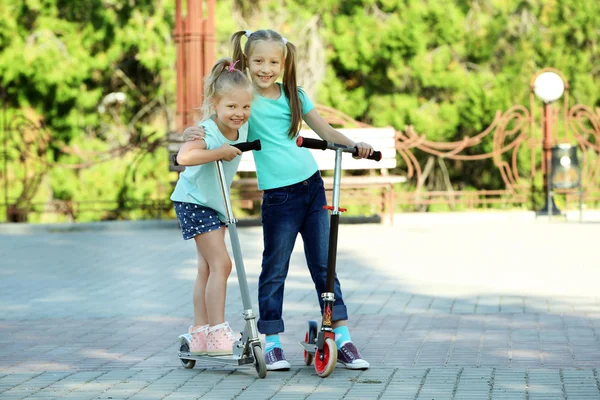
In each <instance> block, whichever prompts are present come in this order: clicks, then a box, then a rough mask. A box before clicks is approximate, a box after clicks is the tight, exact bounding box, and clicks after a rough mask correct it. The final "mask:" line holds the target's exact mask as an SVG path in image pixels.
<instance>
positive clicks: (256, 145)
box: [232, 139, 261, 151]
mask: <svg viewBox="0 0 600 400" xmlns="http://www.w3.org/2000/svg"><path fill="white" fill-rule="evenodd" d="M232 146H233V147H237V148H238V149H240V150H241V151H250V150H256V151H258V150H260V149H261V146H260V139H256V140H255V141H253V142H243V143H237V144H234V145H232Z"/></svg>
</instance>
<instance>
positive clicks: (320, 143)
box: [296, 136, 381, 161]
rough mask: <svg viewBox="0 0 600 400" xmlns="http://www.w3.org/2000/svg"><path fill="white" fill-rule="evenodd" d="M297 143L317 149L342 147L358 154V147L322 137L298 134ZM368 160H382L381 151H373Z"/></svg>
mask: <svg viewBox="0 0 600 400" xmlns="http://www.w3.org/2000/svg"><path fill="white" fill-rule="evenodd" d="M296 145H297V146H298V147H306V148H307V149H317V150H327V149H330V150H337V149H340V148H341V149H342V150H343V151H344V152H347V153H352V155H356V154H358V147H356V146H354V147H348V146H345V145H343V144H337V143H330V142H328V141H326V140H320V139H311V138H305V137H303V136H298V138H296ZM367 159H368V160H374V161H381V152H380V151H373V153H372V154H371V155H370V156H368V157H367Z"/></svg>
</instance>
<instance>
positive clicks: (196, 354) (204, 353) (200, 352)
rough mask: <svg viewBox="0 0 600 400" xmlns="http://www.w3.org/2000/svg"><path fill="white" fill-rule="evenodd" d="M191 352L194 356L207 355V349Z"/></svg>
mask: <svg viewBox="0 0 600 400" xmlns="http://www.w3.org/2000/svg"><path fill="white" fill-rule="evenodd" d="M190 354H191V355H193V356H205V355H206V351H190Z"/></svg>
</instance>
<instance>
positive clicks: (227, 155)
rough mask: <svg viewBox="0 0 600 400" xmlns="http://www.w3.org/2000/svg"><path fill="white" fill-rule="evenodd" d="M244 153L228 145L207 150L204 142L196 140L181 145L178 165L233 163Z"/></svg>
mask: <svg viewBox="0 0 600 400" xmlns="http://www.w3.org/2000/svg"><path fill="white" fill-rule="evenodd" d="M238 154H242V152H241V151H240V150H239V149H237V148H236V147H233V146H231V145H229V144H227V143H225V144H223V145H222V146H221V147H219V148H217V149H214V150H207V149H206V142H205V141H204V140H194V141H191V142H185V143H183V144H182V145H181V148H180V149H179V152H178V153H177V163H178V164H179V165H183V166H190V165H200V164H206V163H209V162H212V161H217V160H225V161H231V160H233V159H234V158H235V157H236V156H237V155H238Z"/></svg>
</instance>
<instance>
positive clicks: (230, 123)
mask: <svg viewBox="0 0 600 400" xmlns="http://www.w3.org/2000/svg"><path fill="white" fill-rule="evenodd" d="M223 73H224V74H227V73H228V72H227V71H225V72H223ZM251 105H252V89H250V88H249V87H248V88H247V89H242V88H240V89H237V88H236V89H232V90H230V91H229V92H228V93H226V94H225V95H223V97H221V99H219V101H218V102H217V103H216V104H215V105H214V110H215V114H216V120H215V122H216V123H217V126H218V127H219V130H220V131H221V132H222V133H223V134H224V135H228V134H230V135H235V134H236V133H237V130H238V129H239V128H240V127H241V126H242V125H244V124H245V123H246V121H248V118H250V107H251Z"/></svg>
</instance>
